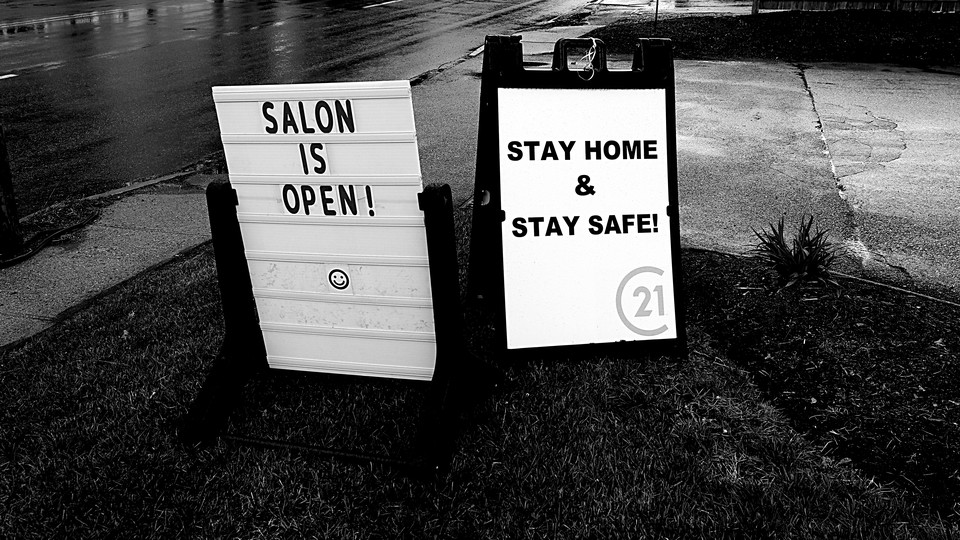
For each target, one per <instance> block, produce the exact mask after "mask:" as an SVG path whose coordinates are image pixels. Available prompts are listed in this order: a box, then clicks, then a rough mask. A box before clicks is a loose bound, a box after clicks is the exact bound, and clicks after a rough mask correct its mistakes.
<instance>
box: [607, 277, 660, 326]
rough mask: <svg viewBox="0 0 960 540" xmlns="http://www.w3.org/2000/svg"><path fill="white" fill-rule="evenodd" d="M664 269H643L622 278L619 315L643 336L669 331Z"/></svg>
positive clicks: (618, 298)
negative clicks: (665, 302) (665, 319)
mask: <svg viewBox="0 0 960 540" xmlns="http://www.w3.org/2000/svg"><path fill="white" fill-rule="evenodd" d="M662 276H663V270H661V269H659V268H657V267H655V266H641V267H640V268H637V269H635V270H632V271H631V272H630V273H628V274H627V275H626V277H624V278H623V280H622V281H621V282H620V287H619V288H618V289H617V314H618V315H620V320H621V321H622V322H623V324H624V325H625V326H626V327H627V328H629V329H630V331H632V332H633V333H635V334H639V335H641V336H644V337H652V336H657V335H660V334H662V333H664V332H666V331H667V325H666V324H663V323H664V318H665V316H666V313H665V310H664V298H663V285H662V284H661V281H662V280H661V277H662Z"/></svg>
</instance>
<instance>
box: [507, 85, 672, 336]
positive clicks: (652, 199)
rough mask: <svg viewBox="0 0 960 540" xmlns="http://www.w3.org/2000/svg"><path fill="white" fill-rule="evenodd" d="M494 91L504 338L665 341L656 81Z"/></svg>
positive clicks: (668, 265) (668, 330)
mask: <svg viewBox="0 0 960 540" xmlns="http://www.w3.org/2000/svg"><path fill="white" fill-rule="evenodd" d="M498 101H499V105H498V121H499V162H500V163H499V166H500V196H501V204H502V208H503V211H504V221H503V224H502V228H501V237H502V240H503V273H504V311H505V316H506V337H507V347H508V348H510V349H522V348H531V347H551V346H565V345H581V344H591V343H615V342H619V341H645V340H657V339H675V338H676V337H677V323H676V321H677V318H676V305H675V300H674V296H675V294H674V290H673V283H674V269H673V264H672V251H671V233H670V219H671V218H670V216H668V215H667V207H668V206H669V205H670V199H669V185H670V183H669V173H668V161H669V160H668V152H669V151H670V149H669V148H668V147H667V117H666V115H667V112H666V111H667V107H666V92H665V90H664V89H662V88H661V89H642V90H641V89H632V90H623V89H590V90H584V89H532V88H500V89H499V93H498Z"/></svg>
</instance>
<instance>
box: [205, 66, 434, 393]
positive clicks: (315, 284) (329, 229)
mask: <svg viewBox="0 0 960 540" xmlns="http://www.w3.org/2000/svg"><path fill="white" fill-rule="evenodd" d="M213 97H214V102H215V103H216V109H217V118H218V120H219V124H220V133H221V137H222V140H223V147H224V153H225V155H226V161H227V166H228V169H229V171H230V184H231V185H232V187H233V189H234V190H235V191H236V202H237V206H236V215H237V221H238V222H239V227H240V232H241V236H242V242H243V253H244V255H245V258H246V264H247V267H248V268H247V269H248V270H249V277H250V283H251V285H252V291H253V297H254V300H255V304H256V312H257V315H258V316H259V327H260V330H261V332H262V335H263V343H264V346H265V349H266V357H267V363H268V364H269V366H270V367H271V368H276V369H290V370H302V371H314V372H323V373H335V374H346V375H361V376H375V377H390V378H401V379H414V380H426V381H429V380H431V379H432V377H433V372H434V367H435V361H436V332H435V321H434V311H433V300H432V293H431V278H430V268H429V262H428V253H427V239H426V233H425V228H424V215H423V213H422V212H421V210H420V208H419V206H418V194H419V193H420V192H421V191H422V182H421V175H420V161H419V154H418V151H417V138H416V129H415V126H414V117H413V103H412V99H411V91H410V84H409V82H408V81H383V82H363V83H323V84H287V85H266V86H220V87H215V88H213Z"/></svg>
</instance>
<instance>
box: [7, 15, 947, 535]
mask: <svg viewBox="0 0 960 540" xmlns="http://www.w3.org/2000/svg"><path fill="white" fill-rule="evenodd" d="M768 15H775V14H764V15H763V16H762V17H767V16H768ZM805 15H806V14H804V16H805ZM706 19H709V20H713V21H715V23H714V24H716V25H721V26H719V27H718V28H721V29H722V28H725V26H722V25H727V24H731V22H730V21H736V20H737V19H735V18H725V17H720V18H718V17H711V18H706ZM728 19H729V20H728ZM691 20H692V19H691ZM674 22H682V23H683V24H688V23H686V22H683V21H681V20H679V19H678V20H676V21H674V20H668V21H663V22H661V25H660V26H661V28H667V27H668V24H672V23H674ZM630 24H647V23H646V22H633V23H630ZM689 24H693V23H689ZM696 24H697V25H700V26H696V28H698V30H697V31H698V32H702V33H703V35H704V36H711V35H716V34H717V33H719V32H720V30H716V31H714V33H713V34H710V33H709V32H707V31H706V30H705V29H709V27H708V26H704V25H707V24H708V23H706V22H703V21H700V22H697V23H696ZM750 24H753V23H750ZM629 28H630V26H629V24H627V23H625V24H623V25H618V27H616V28H615V29H614V31H616V32H622V34H618V35H621V38H622V39H632V38H630V37H629V36H631V35H633V34H630V33H629V32H632V31H633V30H628V29H629ZM611 35H612V34H611ZM824 35H830V34H829V33H827V32H825V33H824ZM624 36H626V37H624ZM604 39H605V40H607V42H608V45H610V46H611V47H616V46H617V45H616V43H617V41H616V39H613V38H608V37H604ZM617 39H620V38H617ZM688 39H690V38H689V36H688ZM800 60H801V59H797V61H800ZM758 225H762V224H758ZM469 233H470V231H469V216H468V215H467V213H466V212H462V213H460V214H458V238H459V242H460V259H461V265H463V264H464V263H465V261H466V260H467V253H466V247H467V246H468V245H469V242H468V238H469ZM683 267H684V272H685V284H686V288H687V293H688V297H689V298H688V300H689V302H688V305H687V306H686V316H687V321H688V331H689V346H690V356H689V358H688V359H687V360H685V361H682V362H678V361H676V360H673V359H669V358H658V357H653V358H649V357H646V356H644V355H642V354H638V355H637V356H635V357H629V358H608V357H593V358H585V359H577V360H571V359H544V358H536V357H531V358H529V359H527V360H526V361H523V362H518V363H513V364H506V363H505V362H503V361H501V360H500V359H499V358H498V357H497V354H496V352H495V351H493V350H492V349H491V347H490V335H491V328H490V321H489V316H488V315H487V314H484V313H482V312H479V311H477V310H470V311H468V313H467V315H468V317H467V320H468V323H469V324H468V331H469V333H470V335H469V341H470V344H471V347H472V349H473V350H474V352H476V353H477V354H478V355H479V356H481V357H482V358H485V359H487V360H488V361H490V362H492V363H494V364H497V365H498V366H499V367H500V368H501V369H502V370H503V371H504V373H505V376H506V382H505V384H504V385H503V387H502V388H501V389H500V390H499V391H498V392H497V393H495V394H494V395H491V396H489V397H488V398H487V399H485V400H483V401H481V402H480V403H478V404H477V405H476V406H475V407H474V408H473V409H472V410H471V411H470V413H469V414H468V415H467V416H466V417H465V418H464V419H463V421H462V423H461V433H460V436H459V438H458V440H457V443H456V453H455V455H454V459H453V463H452V467H451V471H450V473H449V474H448V475H445V476H443V477H440V478H438V479H436V480H435V481H426V482H425V481H421V480H416V479H413V478H410V477H408V476H406V475H404V474H403V473H401V472H399V471H397V470H394V469H391V468H388V467H385V466H380V465H369V464H368V465H357V464H350V463H342V462H337V461H330V460H328V459H325V458H321V457H319V456H317V455H316V454H312V453H309V452H302V451H291V450H277V449H262V448H257V447H252V446H248V445H245V444H240V443H237V442H233V441H230V440H221V441H220V442H218V443H217V444H215V445H212V446H210V447H206V448H201V449H195V448H189V447H185V446H183V445H182V444H181V443H180V442H179V441H178V439H177V436H176V432H177V428H178V426H179V424H180V421H181V419H182V417H183V415H184V414H185V413H186V411H187V408H188V406H189V404H190V402H191V400H192V399H193V398H194V397H195V396H196V394H197V392H198V390H199V388H200V385H201V384H202V383H203V380H204V376H205V373H206V371H207V369H208V368H209V367H210V365H211V363H212V361H213V359H214V358H215V356H216V354H217V351H218V349H219V347H220V344H221V340H222V338H223V334H222V324H223V320H222V314H221V310H220V301H219V297H218V291H217V282H216V275H215V270H214V264H213V255H212V252H211V249H210V248H209V246H201V247H200V248H198V249H196V250H193V251H191V252H189V253H186V254H184V255H182V256H179V257H177V258H175V259H174V260H172V261H171V262H169V263H168V264H165V265H163V266H161V267H160V268H157V269H155V270H152V271H150V272H147V273H144V274H143V275H140V276H138V277H136V278H134V279H132V280H130V281H128V282H127V283H124V284H123V285H121V286H119V287H118V288H116V289H115V290H113V291H111V292H109V293H108V294H105V295H103V296H102V297H101V298H99V299H98V300H97V301H96V302H94V303H91V304H90V305H88V306H86V307H84V308H83V309H80V310H77V311H76V312H75V313H73V314H72V315H71V316H70V317H69V318H67V319H66V320H64V321H63V322H62V323H60V324H58V325H57V326H55V327H53V328H51V329H49V330H47V331H45V332H43V333H41V334H39V335H37V336H35V337H33V338H31V339H29V340H27V341H25V342H23V343H21V344H18V345H17V346H16V347H8V348H6V349H4V350H2V351H0V385H2V387H3V388H4V392H2V393H0V537H2V538H50V537H71V538H73V537H78V538H84V537H89V538H102V537H111V536H118V537H144V538H170V537H180V536H193V537H203V538H206V537H243V538H247V537H277V536H284V537H302V536H306V537H333V538H371V537H373V538H376V537H389V538H394V537H412V538H422V537H454V538H540V537H561V538H567V537H588V538H606V537H625V538H643V537H650V538H657V537H668V538H723V537H727V538H741V537H751V538H790V537H794V538H811V537H813V538H821V537H829V538H861V537H862V538H918V537H919V538H951V537H956V536H960V525H958V523H960V516H958V515H957V511H958V510H960V509H958V508H956V507H955V506H954V504H955V501H957V500H960V478H958V476H957V474H958V473H957V470H956V468H957V467H958V465H957V464H958V463H960V450H958V449H960V443H958V434H960V431H958V430H960V427H958V423H960V394H958V391H957V390H956V386H955V381H957V380H958V375H960V373H958V371H960V363H958V352H960V340H958V337H957V336H960V322H958V321H960V317H958V315H960V313H958V309H956V308H954V307H951V306H948V305H945V304H942V303H938V302H935V301H931V300H926V299H922V298H918V297H915V296H911V295H906V294H903V293H899V292H895V291H892V290H890V289H887V288H884V287H877V286H873V285H866V284H861V283H857V282H851V281H842V287H841V288H840V289H839V290H836V289H830V290H820V289H801V290H798V291H793V292H775V287H773V280H772V278H771V276H770V275H769V274H768V273H767V272H766V271H765V269H764V268H762V267H761V266H760V265H759V264H758V263H756V262H755V261H752V260H748V259H742V258H734V257H729V256H724V255H719V254H715V253H710V252H703V251H698V250H695V249H685V250H684V251H683ZM422 398H423V387H422V385H420V384H418V383H411V382H402V381H376V382H373V383H369V384H357V383H356V382H355V381H352V380H343V379H339V378H336V377H329V376H323V375H292V374H287V373H275V374H271V375H269V376H265V377H263V378H261V379H259V380H257V381H256V382H255V383H254V384H251V385H250V386H249V387H248V388H247V391H246V395H245V396H244V400H243V404H242V406H241V407H240V408H239V409H238V410H237V411H236V413H235V415H234V416H233V417H232V420H231V423H230V426H229V427H228V431H229V432H231V433H233V434H237V435H244V436H252V437H276V438H283V439H286V440H289V441H291V442H296V443H304V444H313V445H321V446H324V445H327V446H340V447H344V448H346V449H350V450H360V451H369V452H390V453H394V454H399V455H406V454H409V452H410V445H409V441H410V440H411V439H412V437H413V434H414V431H415V428H416V426H415V423H416V422H415V420H416V418H417V415H418V412H419V409H420V407H421V404H422Z"/></svg>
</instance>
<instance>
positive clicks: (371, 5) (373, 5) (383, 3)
mask: <svg viewBox="0 0 960 540" xmlns="http://www.w3.org/2000/svg"><path fill="white" fill-rule="evenodd" d="M400 1H402V0H387V1H386V2H380V3H379V4H370V5H369V6H363V9H367V8H372V7H378V6H385V5H387V4H396V3H397V2H400Z"/></svg>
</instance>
